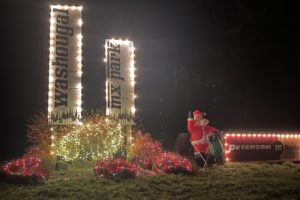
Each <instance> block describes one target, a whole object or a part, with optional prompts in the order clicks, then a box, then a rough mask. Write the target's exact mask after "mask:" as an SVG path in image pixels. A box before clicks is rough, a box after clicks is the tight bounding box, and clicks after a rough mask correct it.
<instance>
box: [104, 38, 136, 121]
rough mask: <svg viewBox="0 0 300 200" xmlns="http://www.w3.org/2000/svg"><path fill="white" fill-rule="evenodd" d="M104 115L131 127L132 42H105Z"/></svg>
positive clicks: (132, 85)
mask: <svg viewBox="0 0 300 200" xmlns="http://www.w3.org/2000/svg"><path fill="white" fill-rule="evenodd" d="M105 54H106V59H105V61H106V62H107V63H106V114H107V115H108V116H111V117H114V118H117V119H119V120H120V122H121V123H122V124H124V125H132V123H133V121H132V120H133V117H134V114H135V106H134V98H135V94H134V84H135V81H134V78H135V77H134V76H135V75H134V70H135V67H134V46H133V42H132V41H128V40H115V39H110V40H106V41H105Z"/></svg>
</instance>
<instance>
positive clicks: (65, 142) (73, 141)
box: [55, 114, 126, 161]
mask: <svg viewBox="0 0 300 200" xmlns="http://www.w3.org/2000/svg"><path fill="white" fill-rule="evenodd" d="M125 133H126V129H125V128H124V127H123V126H122V125H121V124H120V123H118V121H117V120H114V119H110V118H107V117H105V116H102V115H100V114H92V115H91V116H88V117H86V118H84V119H83V120H82V123H81V124H80V125H74V126H72V127H69V128H68V129H66V128H64V129H58V130H57V134H56V140H55V147H56V153H57V155H58V156H60V157H62V158H63V159H64V160H65V161H72V160H81V159H88V160H98V159H106V158H112V157H113V155H114V154H115V153H116V152H118V151H120V150H121V149H122V148H123V147H124V143H125V139H124V135H125Z"/></svg>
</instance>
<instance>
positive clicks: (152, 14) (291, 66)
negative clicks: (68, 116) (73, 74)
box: [0, 0, 300, 160]
mask: <svg viewBox="0 0 300 200" xmlns="http://www.w3.org/2000/svg"><path fill="white" fill-rule="evenodd" d="M57 2H58V1H46V2H41V1H38V0H28V1H26V2H24V1H21V0H19V1H18V0H13V1H9V3H8V2H6V3H4V7H5V10H4V11H3V12H2V13H1V18H2V21H3V23H2V31H1V34H2V37H1V38H2V44H3V45H4V46H3V47H2V59H1V60H2V63H3V64H2V68H3V69H4V72H2V76H4V78H2V79H1V80H2V84H1V85H2V91H3V94H4V95H2V98H3V100H4V102H3V107H4V115H3V119H2V125H3V126H4V129H3V131H2V132H3V133H2V134H3V136H4V137H3V138H2V139H1V145H0V146H1V147H0V150H1V151H0V152H1V154H0V159H1V160H2V159H8V158H16V157H17V156H21V155H22V154H23V153H24V150H25V148H26V147H28V146H29V143H28V142H27V141H26V124H27V121H28V119H29V118H30V117H31V116H33V115H34V114H36V113H38V112H44V113H46V111H47V94H48V56H49V50H48V49H49V12H50V4H56V3H57ZM68 2H72V3H68ZM60 4H62V5H64V4H68V5H73V4H75V5H80V4H82V5H83V16H82V18H83V22H84V24H83V30H82V34H83V76H82V85H83V99H82V100H83V111H84V112H90V111H91V110H99V109H104V108H105V91H104V90H105V87H104V83H105V63H104V62H103V61H102V60H103V58H104V47H103V45H104V41H105V39H110V38H112V37H115V38H122V39H129V40H132V41H133V42H134V44H135V47H136V68H137V71H136V75H137V77H136V82H137V84H136V94H137V96H138V98H137V100H136V107H137V115H138V116H140V117H141V118H142V119H143V121H144V126H145V129H146V132H149V133H151V134H152V136H153V137H154V138H155V139H159V140H162V143H163V145H164V147H165V148H169V149H170V148H172V147H173V145H174V142H175V139H176V136H177V135H178V134H179V133H181V132H186V131H187V130H186V118H187V115H188V111H193V110H194V109H197V108H198V109H200V110H202V111H204V112H206V113H207V118H208V119H209V120H210V122H211V124H212V125H213V126H215V127H216V128H218V129H220V130H224V131H226V130H245V131H249V130H250V131H256V130H272V131H279V130H283V131H284V130H295V131H297V130H298V131H299V130H300V123H299V122H300V118H299V113H300V103H299V102H300V95H299V91H300V84H299V83H297V78H298V74H297V73H296V71H297V67H298V66H299V59H298V58H297V56H299V50H298V48H297V44H296V41H297V37H298V35H299V30H297V27H298V21H297V19H298V18H297V16H296V14H297V10H296V8H297V7H296V5H292V4H291V3H290V2H289V3H283V2H274V1H263V2H261V1H260V2H252V1H241V0H236V1H226V3H225V2H218V1H189V0H188V1H178V2H176V3H174V2H172V1H159V2H155V3H154V2H153V1H127V2H126V3H125V2H124V1H113V2H112V1H92V0H86V1H75V3H73V1H61V2H60Z"/></svg>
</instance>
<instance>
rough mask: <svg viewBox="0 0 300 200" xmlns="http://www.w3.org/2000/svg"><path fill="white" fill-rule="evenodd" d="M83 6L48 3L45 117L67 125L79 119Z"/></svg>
mask: <svg viewBox="0 0 300 200" xmlns="http://www.w3.org/2000/svg"><path fill="white" fill-rule="evenodd" d="M81 10H82V7H81V6H79V7H76V6H60V5H51V12H50V48H49V51H50V55H49V93H48V119H49V124H51V125H67V124H75V123H78V122H79V119H80V118H81V103H82V102H81V89H82V86H81V74H82V71H81V68H82V64H81V61H82V56H81V53H82V51H81V47H82V34H81V25H82V20H81Z"/></svg>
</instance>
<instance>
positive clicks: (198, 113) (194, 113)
mask: <svg viewBox="0 0 300 200" xmlns="http://www.w3.org/2000/svg"><path fill="white" fill-rule="evenodd" d="M193 115H194V116H196V115H205V113H203V112H201V111H200V110H195V111H194V112H193Z"/></svg>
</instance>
